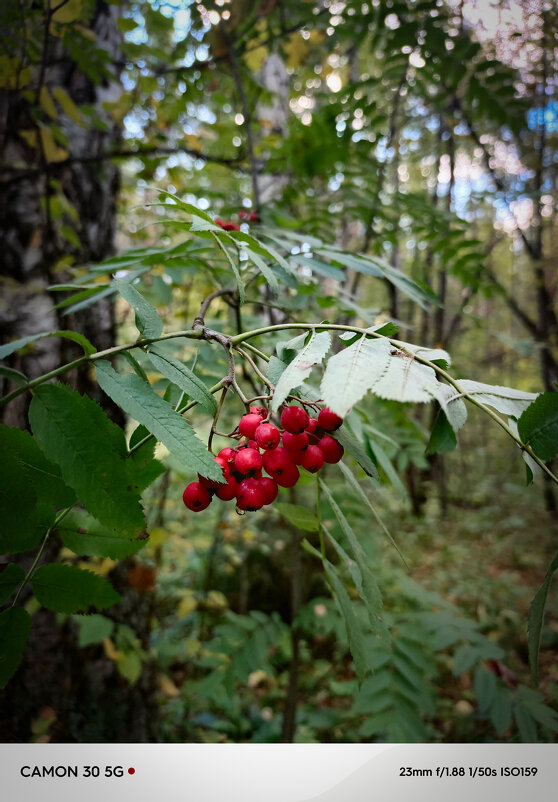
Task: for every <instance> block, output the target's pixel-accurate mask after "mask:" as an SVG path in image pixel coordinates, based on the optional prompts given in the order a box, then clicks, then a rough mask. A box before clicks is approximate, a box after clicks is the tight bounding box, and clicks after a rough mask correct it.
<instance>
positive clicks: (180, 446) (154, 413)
mask: <svg viewBox="0 0 558 802" xmlns="http://www.w3.org/2000/svg"><path fill="white" fill-rule="evenodd" d="M95 370H96V372H97V380H98V382H99V385H100V386H101V389H102V390H103V391H104V392H105V393H106V394H107V395H108V396H109V397H110V398H112V400H113V401H114V402H115V403H116V404H118V405H119V406H121V407H122V409H124V410H125V412H127V413H128V415H130V416H131V417H132V418H134V419H135V420H137V421H138V422H139V423H142V424H143V425H144V426H145V427H146V428H147V429H148V430H149V431H150V432H151V434H153V435H154V436H155V437H156V438H157V440H160V441H161V442H162V443H163V445H165V446H166V447H167V448H168V449H169V451H170V452H171V453H172V454H173V456H174V457H175V458H176V459H178V460H180V462H181V463H182V464H183V465H184V466H185V467H187V468H190V469H191V470H192V471H194V472H199V473H200V474H201V475H202V476H206V477H208V478H209V479H215V480H217V481H219V480H220V479H222V478H223V474H222V471H221V468H220V467H219V466H218V465H217V463H216V462H215V461H214V459H213V455H212V454H211V453H210V452H209V451H208V450H207V447H206V446H205V445H204V444H203V443H202V442H201V440H199V439H198V438H197V436H196V434H195V432H194V430H193V429H192V427H191V426H190V425H189V424H188V423H187V422H186V421H185V420H184V418H182V417H181V416H180V415H179V414H178V413H177V412H175V411H174V410H173V408H172V407H171V405H170V404H168V403H167V402H166V401H165V400H164V399H163V398H161V397H160V396H158V395H157V394H156V393H155V392H154V391H153V390H152V389H151V387H150V386H149V385H148V384H146V383H145V382H144V381H142V379H140V377H139V376H136V375H134V374H129V375H127V376H121V375H120V374H118V373H116V371H115V370H114V369H113V368H112V365H111V364H110V362H107V361H106V360H104V359H103V360H99V361H98V362H96V363H95ZM97 517H98V516H97Z"/></svg>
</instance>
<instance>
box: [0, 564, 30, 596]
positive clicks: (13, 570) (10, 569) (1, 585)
mask: <svg viewBox="0 0 558 802" xmlns="http://www.w3.org/2000/svg"><path fill="white" fill-rule="evenodd" d="M24 579H25V571H24V570H23V568H22V567H21V565H16V564H15V563H9V564H8V565H7V566H6V567H5V568H4V570H3V571H1V572H0V604H4V603H5V602H7V601H8V599H9V598H11V596H12V594H13V593H14V592H15V589H16V588H17V586H18V585H20V584H21V583H22V582H23V580H24Z"/></svg>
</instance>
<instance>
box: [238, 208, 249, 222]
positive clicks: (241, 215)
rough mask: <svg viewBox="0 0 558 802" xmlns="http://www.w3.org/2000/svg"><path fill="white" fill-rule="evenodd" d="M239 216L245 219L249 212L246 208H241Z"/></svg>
mask: <svg viewBox="0 0 558 802" xmlns="http://www.w3.org/2000/svg"><path fill="white" fill-rule="evenodd" d="M238 216H239V217H240V219H241V220H245V219H246V218H247V217H248V212H247V211H246V209H239V212H238Z"/></svg>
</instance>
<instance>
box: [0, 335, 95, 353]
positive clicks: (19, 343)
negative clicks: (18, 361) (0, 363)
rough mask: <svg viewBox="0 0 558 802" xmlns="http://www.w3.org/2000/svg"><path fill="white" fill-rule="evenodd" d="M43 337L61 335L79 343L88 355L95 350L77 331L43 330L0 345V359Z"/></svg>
mask: <svg viewBox="0 0 558 802" xmlns="http://www.w3.org/2000/svg"><path fill="white" fill-rule="evenodd" d="M44 337H63V338H64V339H65V340H72V342H75V343H77V344H78V345H81V347H82V348H83V352H84V354H85V355H86V356H90V355H91V354H94V353H95V351H96V348H95V347H94V346H93V345H91V343H90V342H89V340H88V339H87V337H84V336H83V334H79V332H77V331H45V332H43V333H41V334H31V335H30V336H29V337H22V338H21V339H20V340H13V341H12V342H11V343H7V344H6V345H2V346H0V359H5V358H6V357H7V356H9V355H10V354H13V352H14V351H19V349H20V348H23V347H24V346H25V345H29V343H32V342H35V340H41V339H43V338H44Z"/></svg>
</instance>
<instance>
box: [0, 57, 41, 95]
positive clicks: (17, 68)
mask: <svg viewBox="0 0 558 802" xmlns="http://www.w3.org/2000/svg"><path fill="white" fill-rule="evenodd" d="M32 78H33V72H32V70H31V67H23V68H22V67H21V61H20V60H19V59H18V58H10V56H0V89H22V88H23V87H24V86H27V84H29V83H31V80H32Z"/></svg>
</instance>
